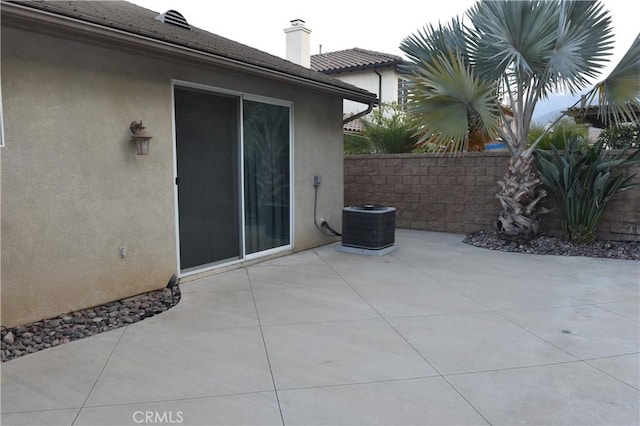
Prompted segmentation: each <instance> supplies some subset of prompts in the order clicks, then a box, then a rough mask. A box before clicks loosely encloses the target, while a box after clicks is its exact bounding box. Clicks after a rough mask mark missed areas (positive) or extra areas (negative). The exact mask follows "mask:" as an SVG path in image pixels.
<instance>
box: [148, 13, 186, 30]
mask: <svg viewBox="0 0 640 426" xmlns="http://www.w3.org/2000/svg"><path fill="white" fill-rule="evenodd" d="M156 19H157V20H158V21H160V22H163V23H165V24H171V25H175V26H176V27H180V28H184V29H187V30H190V29H191V25H189V23H188V22H187V20H186V19H184V16H182V14H181V13H180V12H178V11H177V10H167V11H166V12H165V13H163V14H162V15H158V16H156Z"/></svg>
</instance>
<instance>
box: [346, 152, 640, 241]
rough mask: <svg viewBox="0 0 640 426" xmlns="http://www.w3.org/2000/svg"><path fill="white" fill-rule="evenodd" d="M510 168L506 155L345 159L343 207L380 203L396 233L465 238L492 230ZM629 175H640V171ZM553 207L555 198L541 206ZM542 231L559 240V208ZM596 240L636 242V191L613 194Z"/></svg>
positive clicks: (639, 232)
mask: <svg viewBox="0 0 640 426" xmlns="http://www.w3.org/2000/svg"><path fill="white" fill-rule="evenodd" d="M508 163H509V154H508V153H506V152H484V153H465V154H463V155H462V156H458V157H449V156H438V155H434V154H390V155H364V156H347V157H345V160H344V173H345V176H344V204H345V206H350V205H355V204H363V203H370V204H381V205H386V206H393V207H396V209H397V213H396V214H397V216H396V222H397V227H398V228H408V229H421V230H428V231H445V232H453V233H467V232H472V231H477V230H479V229H484V230H492V229H494V224H495V220H496V217H497V215H498V212H499V211H500V203H499V201H498V199H497V198H496V193H497V192H498V185H497V181H498V180H499V179H500V178H501V177H502V176H503V174H504V172H505V170H506V168H507V165H508ZM631 172H632V173H638V174H639V176H640V167H636V168H633V169H632V170H631ZM543 205H544V206H547V207H549V208H555V207H557V203H556V201H555V199H553V197H551V196H549V197H548V198H547V199H546V200H545V201H544V203H543ZM542 227H543V230H544V231H546V232H548V233H550V234H553V235H560V234H561V228H560V212H559V211H558V210H557V208H556V209H555V210H554V211H552V212H551V213H549V214H547V215H545V216H543V218H542ZM598 238H599V239H609V240H633V241H640V187H635V188H632V189H629V190H627V191H625V192H623V193H621V194H617V195H616V196H615V197H614V198H613V199H612V200H611V201H610V202H609V206H608V207H607V211H606V212H605V215H604V217H603V219H602V221H601V222H600V224H599V226H598Z"/></svg>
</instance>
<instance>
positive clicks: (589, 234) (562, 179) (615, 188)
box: [536, 138, 640, 244]
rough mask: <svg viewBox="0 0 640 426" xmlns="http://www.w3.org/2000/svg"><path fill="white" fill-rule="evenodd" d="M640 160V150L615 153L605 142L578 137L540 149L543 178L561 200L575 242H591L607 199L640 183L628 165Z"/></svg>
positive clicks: (566, 226) (568, 233) (566, 229)
mask: <svg viewBox="0 0 640 426" xmlns="http://www.w3.org/2000/svg"><path fill="white" fill-rule="evenodd" d="M638 164H640V150H637V151H635V152H634V153H632V154H631V155H628V153H627V150H623V151H621V152H618V153H616V154H615V155H612V154H610V153H607V152H606V151H604V150H603V142H602V141H598V142H596V143H595V144H593V145H585V144H581V143H580V139H579V138H573V139H569V140H567V141H566V147H565V149H564V150H563V151H559V150H558V149H557V148H556V147H555V146H553V145H552V146H551V150H538V152H537V154H536V165H537V168H538V170H539V172H540V178H541V179H542V182H543V183H544V185H545V186H546V187H547V188H549V189H550V190H551V191H552V192H553V193H554V194H555V195H556V197H557V198H558V201H559V202H560V210H561V211H562V230H563V231H564V234H565V238H567V239H568V240H570V241H573V242H575V243H579V244H582V243H590V242H592V241H593V240H594V239H595V238H596V228H597V225H598V222H599V221H600V218H601V217H602V215H603V214H604V211H605V209H606V207H607V203H608V202H609V200H610V199H611V197H613V196H614V195H615V194H617V193H618V192H621V191H624V190H626V189H629V188H631V187H633V186H637V185H638V183H635V182H633V180H634V177H635V175H628V173H627V169H628V168H629V167H633V166H637V165H638Z"/></svg>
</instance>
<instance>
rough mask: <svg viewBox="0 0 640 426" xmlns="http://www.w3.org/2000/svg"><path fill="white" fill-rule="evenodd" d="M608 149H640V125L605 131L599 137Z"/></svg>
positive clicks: (612, 128) (618, 127) (629, 125)
mask: <svg viewBox="0 0 640 426" xmlns="http://www.w3.org/2000/svg"><path fill="white" fill-rule="evenodd" d="M598 140H599V141H602V143H603V144H604V147H605V148H607V149H624V148H640V124H627V125H622V126H616V127H611V128H609V129H606V130H603V131H602V133H600V136H598Z"/></svg>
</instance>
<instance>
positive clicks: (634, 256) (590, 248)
mask: <svg viewBox="0 0 640 426" xmlns="http://www.w3.org/2000/svg"><path fill="white" fill-rule="evenodd" d="M463 242H464V243H466V244H469V245H472V246H476V247H483V248H488V249H490V250H500V251H507V252H517V253H528V254H547V255H556V256H587V257H596V258H609V259H624V260H640V241H595V242H593V243H591V244H573V243H571V242H567V241H563V240H561V239H559V238H556V237H551V236H547V235H540V236H538V237H536V238H533V239H531V240H530V241H527V242H519V243H515V242H513V241H507V240H504V239H502V237H501V236H500V235H498V233H496V232H487V231H476V232H472V233H470V234H467V235H466V236H465V238H464V240H463Z"/></svg>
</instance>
